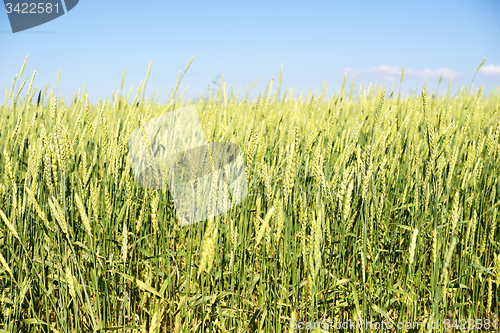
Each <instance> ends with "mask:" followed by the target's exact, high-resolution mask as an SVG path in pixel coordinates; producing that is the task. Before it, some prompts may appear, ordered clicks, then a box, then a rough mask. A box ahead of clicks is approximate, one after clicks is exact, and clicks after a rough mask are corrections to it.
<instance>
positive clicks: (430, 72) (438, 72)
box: [405, 68, 459, 79]
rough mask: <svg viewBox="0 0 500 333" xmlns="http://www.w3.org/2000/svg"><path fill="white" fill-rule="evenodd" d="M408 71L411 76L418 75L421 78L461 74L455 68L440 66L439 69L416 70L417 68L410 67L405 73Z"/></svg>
mask: <svg viewBox="0 0 500 333" xmlns="http://www.w3.org/2000/svg"><path fill="white" fill-rule="evenodd" d="M406 73H408V75H410V76H416V77H420V78H430V79H432V78H440V77H441V76H443V78H445V79H446V78H450V77H451V76H454V77H457V76H459V73H458V72H457V71H455V70H453V69H450V68H438V69H428V68H426V69H423V70H415V69H408V71H405V74H406Z"/></svg>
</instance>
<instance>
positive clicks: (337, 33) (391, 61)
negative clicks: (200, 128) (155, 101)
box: [0, 0, 500, 103]
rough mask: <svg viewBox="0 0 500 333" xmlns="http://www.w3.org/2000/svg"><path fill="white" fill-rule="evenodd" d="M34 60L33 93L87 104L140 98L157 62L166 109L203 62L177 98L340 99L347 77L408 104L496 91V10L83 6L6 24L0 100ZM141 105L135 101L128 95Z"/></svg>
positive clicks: (498, 4)
mask: <svg viewBox="0 0 500 333" xmlns="http://www.w3.org/2000/svg"><path fill="white" fill-rule="evenodd" d="M26 55H28V63H27V66H26V69H25V76H26V75H31V74H32V72H33V71H34V70H35V69H36V70H37V74H36V79H35V83H34V86H37V87H39V88H40V87H43V86H44V85H46V84H48V83H50V84H51V85H55V83H56V77H57V71H58V69H59V68H61V77H60V82H59V86H58V87H57V91H58V92H59V93H63V95H64V96H65V98H69V97H71V96H72V95H73V93H74V92H77V91H78V88H79V87H83V85H84V84H85V85H86V91H87V92H88V93H89V94H90V98H91V100H92V101H96V100H97V98H99V97H100V98H104V97H110V96H111V91H116V90H117V89H119V87H120V82H121V78H122V74H123V71H124V70H125V69H127V76H126V80H125V89H124V90H126V91H128V90H129V88H130V86H131V85H133V86H134V92H135V88H136V87H138V85H139V83H140V81H141V79H143V78H144V77H145V75H146V71H147V68H148V65H149V61H150V60H152V61H153V65H152V70H151V74H150V78H149V81H148V85H147V95H151V93H152V92H153V90H155V91H156V95H157V96H159V97H160V101H166V100H167V99H168V98H169V96H170V93H171V89H172V86H173V85H175V82H176V79H177V74H178V72H179V70H184V69H185V67H186V65H187V64H188V62H189V61H190V59H191V58H192V56H193V55H196V58H195V60H194V61H193V63H192V65H191V67H190V69H189V71H188V72H187V74H186V75H185V77H184V79H183V82H182V85H181V89H180V90H181V91H183V90H184V88H186V87H187V86H189V89H188V91H187V93H186V96H187V97H198V96H199V95H200V91H202V90H203V91H204V92H207V87H208V85H209V84H210V82H211V81H212V80H213V79H214V78H215V77H216V76H217V75H218V74H223V75H224V81H226V82H227V83H226V84H227V87H228V88H229V85H230V84H233V86H234V91H235V92H236V90H237V88H240V89H241V92H240V97H241V96H242V95H244V92H245V89H246V85H247V84H248V83H249V84H250V85H252V83H253V82H254V81H255V80H256V79H257V78H259V81H258V83H257V84H256V86H255V88H254V91H253V93H252V96H256V95H257V93H258V90H259V89H265V85H266V84H267V83H268V82H269V81H270V79H271V77H274V78H275V81H274V82H275V83H274V87H277V85H278V83H279V74H280V67H281V65H283V88H293V87H295V88H296V94H297V95H298V94H299V93H300V91H301V90H304V92H306V91H307V90H308V89H309V88H311V89H312V91H313V92H314V91H315V90H317V91H321V90H322V87H323V83H324V81H325V80H327V81H328V91H329V93H331V92H333V91H334V90H335V91H338V90H339V89H340V87H341V85H342V80H343V77H344V73H346V72H347V74H348V81H349V82H350V80H352V78H353V77H354V75H356V81H355V85H354V87H355V91H357V90H358V88H359V85H360V84H362V85H363V86H367V85H368V84H369V83H370V82H373V83H382V84H384V83H387V86H388V88H389V89H390V88H391V87H392V86H393V85H394V84H395V83H396V82H399V78H400V75H401V68H402V66H403V65H405V79H404V82H403V86H402V91H403V92H409V91H411V90H413V89H414V90H417V91H419V90H420V89H421V87H422V85H423V84H424V81H425V78H427V80H428V81H427V82H428V86H429V88H431V89H436V88H437V82H438V80H439V77H440V76H441V75H443V82H442V87H441V88H440V91H445V90H447V87H448V82H449V77H450V75H453V91H457V90H458V89H459V88H460V87H461V86H464V85H465V86H468V85H469V84H470V82H471V79H472V77H473V75H474V72H475V70H476V68H477V66H478V65H479V64H480V63H481V61H482V60H483V59H484V58H487V59H486V62H485V64H484V66H483V68H482V70H481V72H480V73H478V75H477V76H476V78H475V81H474V85H475V86H476V87H477V86H479V85H480V84H482V85H484V86H485V88H486V90H490V89H492V88H496V87H498V86H499V85H500V1H495V0H474V1H472V0H470V1H463V0H454V1H448V0H445V1H413V2H410V1H286V2H285V1H272V2H268V1H251V2H246V3H243V2H241V1H183V2H169V1H94V0H80V3H79V4H78V5H77V6H76V7H75V8H74V9H73V10H72V11H70V12H68V13H67V14H65V15H63V16H61V17H60V18H58V19H56V20H53V21H51V22H48V23H46V24H43V25H41V26H38V27H35V28H32V29H30V30H26V31H25V32H20V33H16V34H13V33H12V32H11V29H10V25H9V22H8V17H7V14H6V12H1V13H0V100H1V101H2V103H3V100H4V93H5V89H6V88H8V89H10V87H11V84H12V80H13V78H14V76H15V74H16V73H18V72H19V70H20V67H21V65H22V63H23V61H24V58H25V56H26ZM132 96H134V93H132Z"/></svg>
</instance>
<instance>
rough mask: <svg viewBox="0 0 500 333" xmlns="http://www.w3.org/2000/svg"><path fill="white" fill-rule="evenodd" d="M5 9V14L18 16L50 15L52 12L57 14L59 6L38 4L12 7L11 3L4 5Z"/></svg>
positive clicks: (48, 3)
mask: <svg viewBox="0 0 500 333" xmlns="http://www.w3.org/2000/svg"><path fill="white" fill-rule="evenodd" d="M5 9H6V10H7V14H10V13H12V12H15V13H19V14H43V13H47V14H51V13H52V12H55V13H59V4H58V3H56V4H52V3H50V2H47V3H45V2H39V3H22V4H19V3H18V4H16V5H15V6H13V5H12V4H11V3H9V2H8V3H6V4H5Z"/></svg>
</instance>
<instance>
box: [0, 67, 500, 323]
mask: <svg viewBox="0 0 500 333" xmlns="http://www.w3.org/2000/svg"><path fill="white" fill-rule="evenodd" d="M24 67H25V66H24V65H23V67H22V69H21V71H20V73H19V75H17V76H16V78H15V80H14V82H13V84H12V88H11V89H10V90H7V91H6V92H5V101H4V103H3V104H1V105H0V219H1V222H0V262H1V266H0V291H1V299H0V331H1V332H106V331H114V330H119V331H126V332H283V331H294V330H293V328H292V327H291V323H292V322H317V321H322V320H328V321H330V322H332V323H335V322H346V321H349V320H352V321H355V320H358V319H363V320H366V321H372V322H391V323H398V322H422V323H424V325H425V323H429V322H432V321H435V320H439V321H440V322H443V321H444V320H448V321H449V322H450V323H455V325H462V324H463V323H464V322H465V323H466V324H465V325H466V327H467V329H469V330H473V329H476V330H478V329H479V330H482V331H484V330H495V325H496V329H497V330H498V327H499V326H500V323H499V321H498V320H499V318H498V313H499V309H500V303H499V300H500V288H499V286H500V241H499V240H500V232H499V230H498V229H499V225H498V220H499V214H498V210H499V204H500V200H499V197H500V194H497V192H498V190H499V184H498V178H499V177H500V161H499V158H500V114H499V111H500V110H499V107H500V91H499V90H497V91H496V92H491V93H489V94H486V93H483V91H482V88H479V89H476V90H474V88H473V86H471V87H469V88H465V87H464V88H462V89H461V90H460V91H458V93H456V94H452V93H451V90H452V89H451V88H452V82H451V81H450V86H449V88H448V91H447V92H443V93H439V94H438V93H435V92H431V91H427V90H426V89H425V87H424V89H423V90H422V92H421V93H418V94H409V95H406V96H403V95H402V94H401V93H400V92H399V88H398V85H396V86H395V88H393V89H392V90H391V91H389V90H386V89H385V88H384V87H382V86H375V85H371V86H369V87H361V88H360V90H359V94H358V96H353V93H352V90H353V84H354V83H353V84H351V87H350V93H349V94H348V91H347V90H348V86H349V83H347V87H346V82H345V79H344V85H343V87H342V90H341V91H339V92H337V93H333V94H329V95H327V87H326V86H325V88H324V90H323V92H321V93H314V94H313V93H311V92H310V91H309V92H308V93H307V94H304V95H303V94H300V96H299V95H298V94H297V93H295V92H294V91H293V90H292V89H288V90H285V89H282V87H281V77H280V82H279V83H278V82H274V81H273V80H271V81H270V82H269V84H268V86H267V88H266V90H265V91H262V92H261V93H259V96H258V98H257V99H256V100H255V99H254V100H249V99H248V87H247V91H246V95H245V96H243V97H242V96H238V94H233V88H232V86H231V87H229V86H228V87H226V84H225V82H224V81H223V79H221V83H220V87H221V89H219V90H218V91H211V92H210V94H209V96H207V94H205V95H203V94H202V95H201V96H200V99H199V100H197V101H192V100H187V101H186V99H185V98H184V97H183V96H182V95H181V96H179V95H178V94H177V88H178V86H179V81H180V79H181V76H180V74H179V78H178V80H177V83H176V85H175V86H174V88H173V89H172V93H171V96H172V97H171V99H170V101H169V102H168V103H166V104H162V103H159V102H155V97H154V93H153V95H152V96H145V85H146V82H147V78H148V76H149V69H148V73H147V76H146V78H145V79H144V80H143V81H142V82H141V84H140V86H139V87H138V88H137V89H135V90H134V89H133V88H130V90H129V91H126V90H124V87H123V80H122V83H121V87H120V90H119V91H115V92H113V97H112V99H111V100H107V99H105V100H99V102H97V103H96V104H95V105H91V104H89V102H88V99H89V96H88V94H86V92H85V89H82V90H81V91H78V92H77V93H75V94H74V95H73V96H71V97H70V98H68V96H65V97H64V96H57V95H56V94H55V92H54V88H49V86H46V87H45V88H43V89H38V88H34V87H33V80H34V77H35V73H33V75H32V76H31V77H30V76H26V78H24V76H23V75H24V73H23V72H24ZM188 67H189V66H188ZM150 68H151V65H150ZM186 70H187V68H186ZM185 72H186V71H184V73H185ZM124 78H125V73H124ZM401 80H403V75H402V76H401ZM276 81H277V80H276ZM273 84H274V86H273ZM400 84H401V83H399V87H400ZM133 91H134V93H135V94H132V92H133ZM148 97H149V98H148ZM189 104H195V105H196V108H197V110H198V113H199V117H200V119H201V122H202V126H203V129H204V132H205V133H206V134H207V140H208V141H228V142H234V143H237V144H238V145H239V146H240V147H241V149H242V151H243V153H244V156H245V170H246V176H247V181H248V197H247V198H246V199H245V200H244V201H243V202H242V203H241V204H239V205H237V206H236V207H234V208H233V209H231V210H230V211H228V212H227V213H225V214H223V215H220V216H218V217H216V218H212V219H209V220H207V221H203V222H200V223H197V224H193V225H190V226H187V227H181V226H180V225H179V222H178V220H177V218H176V214H175V209H174V205H173V202H172V198H171V196H170V194H169V191H168V190H147V189H143V188H140V187H138V186H137V185H136V184H135V181H134V176H133V174H132V172H131V168H130V162H129V160H128V146H127V140H128V138H129V135H130V133H131V131H132V130H133V129H135V128H136V127H138V126H139V124H140V123H141V122H144V121H147V120H148V119H151V118H153V117H155V116H158V115H160V114H163V113H165V112H167V111H171V110H174V109H177V108H180V107H182V106H185V105H189ZM472 320H473V321H472ZM487 323H488V325H486V324H487ZM462 327H465V326H462ZM455 328H458V326H456V327H455ZM316 331H321V329H318V328H316ZM323 331H332V332H333V331H334V329H333V328H331V327H330V328H329V329H326V330H325V329H323ZM340 331H345V332H347V331H353V330H352V329H341V330H340ZM360 331H370V329H362V330H360ZM405 331H411V330H406V329H405ZM449 331H450V332H451V330H449Z"/></svg>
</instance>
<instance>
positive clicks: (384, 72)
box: [367, 65, 500, 81]
mask: <svg viewBox="0 0 500 333" xmlns="http://www.w3.org/2000/svg"><path fill="white" fill-rule="evenodd" d="M402 70H403V68H402V67H401V68H399V67H394V66H389V65H381V66H377V67H374V68H371V69H369V70H367V72H369V73H375V74H376V75H378V76H380V77H382V79H384V80H387V81H396V80H399V79H400V78H401V72H402ZM497 70H500V66H499V68H498V69H497ZM404 75H405V76H406V75H408V76H414V77H419V78H440V77H441V76H443V78H449V77H450V76H452V75H453V76H454V77H457V76H460V73H458V72H457V71H455V70H453V69H450V68H438V69H428V68H425V69H419V70H417V69H411V68H408V69H405V74H404Z"/></svg>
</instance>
